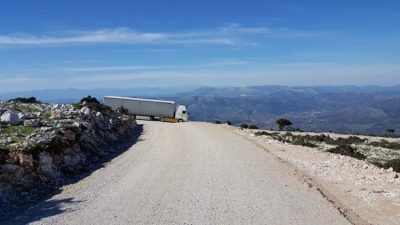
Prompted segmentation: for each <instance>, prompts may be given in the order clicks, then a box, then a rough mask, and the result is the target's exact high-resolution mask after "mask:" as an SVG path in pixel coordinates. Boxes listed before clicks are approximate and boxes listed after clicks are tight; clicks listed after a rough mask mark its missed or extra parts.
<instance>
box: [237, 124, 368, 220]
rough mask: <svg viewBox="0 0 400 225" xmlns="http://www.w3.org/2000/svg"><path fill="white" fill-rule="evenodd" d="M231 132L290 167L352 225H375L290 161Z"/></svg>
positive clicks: (247, 138) (244, 136)
mask: <svg viewBox="0 0 400 225" xmlns="http://www.w3.org/2000/svg"><path fill="white" fill-rule="evenodd" d="M231 131H233V133H235V134H236V135H239V136H241V137H243V138H245V139H246V140H249V141H250V142H252V143H254V144H255V145H256V146H257V147H260V148H262V149H263V150H265V151H266V152H268V153H270V154H271V155H273V156H274V157H275V158H276V159H277V160H279V161H280V162H282V163H284V164H286V165H287V166H289V167H290V168H291V169H292V170H293V171H294V172H295V175H296V176H297V177H298V178H299V180H300V181H302V182H304V183H305V184H306V185H308V187H309V188H310V189H314V190H316V191H317V192H318V193H320V194H321V196H322V197H323V198H324V199H326V200H327V201H328V202H330V203H331V204H332V205H333V207H335V208H336V209H337V210H338V211H339V213H340V214H341V215H343V216H344V217H345V218H346V219H347V220H348V221H349V222H350V223H351V224H354V225H373V224H371V223H369V222H368V221H366V220H365V219H363V218H361V217H360V215H358V214H357V213H356V212H355V211H354V210H353V209H351V208H349V207H348V206H346V205H345V204H344V203H343V202H341V201H340V200H339V199H338V198H337V197H336V196H335V195H333V194H332V193H331V192H330V191H329V190H328V189H327V188H325V187H324V186H323V185H321V184H320V183H319V182H318V181H317V180H316V179H314V178H312V177H311V176H310V175H309V174H307V173H306V172H304V171H301V170H299V169H298V168H297V167H296V166H295V165H293V164H291V163H290V162H289V161H287V160H285V159H283V158H281V157H279V156H278V155H276V154H274V153H273V152H271V151H270V150H269V149H268V148H266V147H265V146H263V145H261V144H260V143H257V142H256V141H254V140H252V139H251V138H249V137H247V136H246V135H243V134H241V133H239V132H237V131H236V130H231Z"/></svg>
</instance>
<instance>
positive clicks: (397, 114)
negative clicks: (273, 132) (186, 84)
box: [175, 86, 400, 134]
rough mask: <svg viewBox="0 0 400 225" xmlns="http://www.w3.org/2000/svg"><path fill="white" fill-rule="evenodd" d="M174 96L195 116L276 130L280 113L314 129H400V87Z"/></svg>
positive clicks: (238, 90)
mask: <svg viewBox="0 0 400 225" xmlns="http://www.w3.org/2000/svg"><path fill="white" fill-rule="evenodd" d="M175 99H176V100H177V101H178V102H179V103H181V104H185V105H187V106H188V108H189V111H190V116H191V119H192V120H199V121H212V122H213V121H215V120H220V121H226V120H229V121H232V122H233V123H235V124H240V123H251V124H256V125H258V126H259V127H262V128H275V129H276V124H275V121H276V119H277V118H279V117H286V118H288V119H290V120H292V121H293V122H294V126H295V127H296V128H300V129H303V130H311V131H335V132H341V133H360V134H384V133H385V129H386V128H395V129H397V130H398V131H400V86H393V87H379V86H366V87H356V86H317V87H286V86H253V87H229V88H199V89H196V90H193V91H189V92H186V93H183V94H180V95H178V96H175Z"/></svg>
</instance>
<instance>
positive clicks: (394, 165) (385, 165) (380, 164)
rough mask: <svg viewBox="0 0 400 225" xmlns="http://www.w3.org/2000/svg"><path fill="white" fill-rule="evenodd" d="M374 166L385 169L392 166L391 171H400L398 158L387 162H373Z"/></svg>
mask: <svg viewBox="0 0 400 225" xmlns="http://www.w3.org/2000/svg"><path fill="white" fill-rule="evenodd" d="M373 163H374V164H375V165H376V166H378V167H382V168H385V169H389V168H392V169H393V171H396V172H398V173H400V159H391V160H389V161H387V162H373Z"/></svg>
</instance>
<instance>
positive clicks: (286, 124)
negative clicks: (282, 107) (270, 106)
mask: <svg viewBox="0 0 400 225" xmlns="http://www.w3.org/2000/svg"><path fill="white" fill-rule="evenodd" d="M276 123H277V124H278V126H279V130H285V129H287V128H289V127H290V126H292V124H293V123H292V122H291V121H290V120H288V119H286V118H280V119H278V120H277V121H276Z"/></svg>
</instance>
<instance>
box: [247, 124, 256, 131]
mask: <svg viewBox="0 0 400 225" xmlns="http://www.w3.org/2000/svg"><path fill="white" fill-rule="evenodd" d="M248 128H249V129H253V130H255V129H258V127H257V126H256V125H253V124H251V125H249V127H248Z"/></svg>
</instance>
